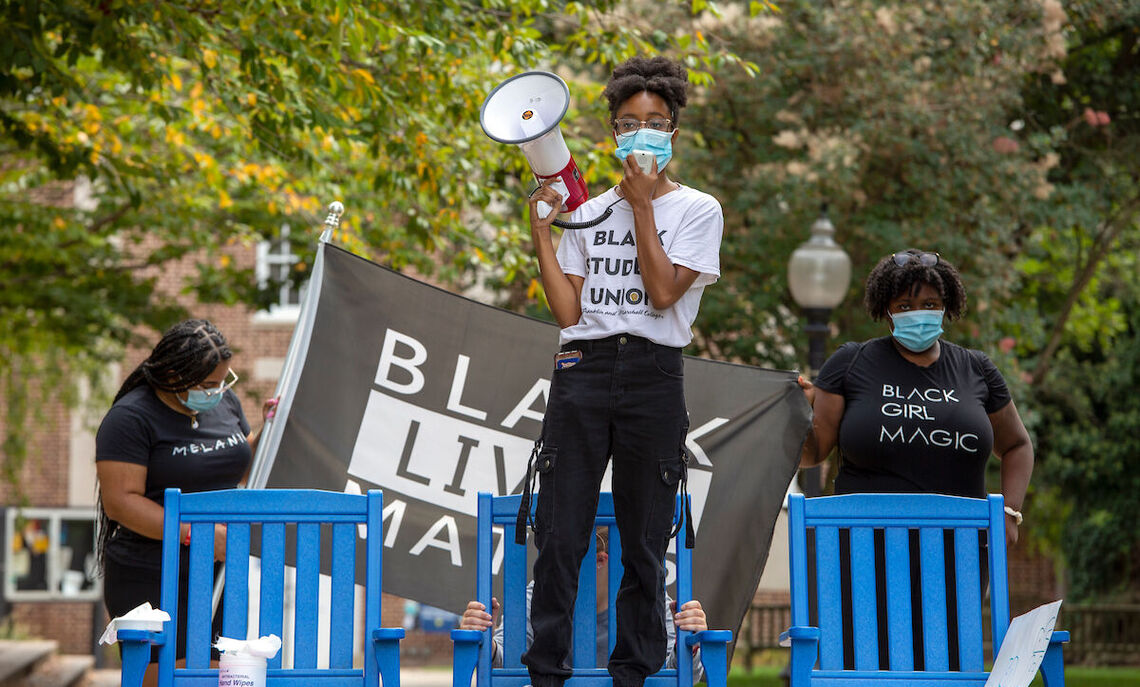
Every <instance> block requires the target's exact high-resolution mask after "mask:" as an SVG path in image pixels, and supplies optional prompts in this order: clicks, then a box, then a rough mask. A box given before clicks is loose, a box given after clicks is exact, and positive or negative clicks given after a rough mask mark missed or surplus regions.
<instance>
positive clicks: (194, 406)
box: [178, 389, 222, 413]
mask: <svg viewBox="0 0 1140 687" xmlns="http://www.w3.org/2000/svg"><path fill="white" fill-rule="evenodd" d="M178 400H179V401H182V405H184V406H186V407H187V408H189V409H190V410H193V411H194V412H196V413H204V412H206V411H207V410H213V409H214V408H216V407H217V406H218V404H219V403H221V402H222V394H221V393H213V394H207V393H206V392H205V391H203V390H202V389H190V390H189V391H187V392H186V400H184V401H183V400H182V398H181V397H179V399H178Z"/></svg>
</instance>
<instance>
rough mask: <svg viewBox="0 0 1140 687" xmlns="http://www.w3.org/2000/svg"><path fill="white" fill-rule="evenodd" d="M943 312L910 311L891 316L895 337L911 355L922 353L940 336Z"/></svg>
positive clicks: (892, 333)
mask: <svg viewBox="0 0 1140 687" xmlns="http://www.w3.org/2000/svg"><path fill="white" fill-rule="evenodd" d="M945 314H946V311H945V310H911V311H909V312H900V313H895V314H893V315H891V321H892V322H894V325H895V328H894V331H893V332H891V336H893V337H895V341H898V342H899V343H900V344H901V345H902V347H903V348H905V349H907V350H908V351H911V352H913V353H922V352H923V351H926V350H928V349H929V348H930V347H931V346H933V345H934V342H935V341H938V337H940V336H942V317H943V315H945Z"/></svg>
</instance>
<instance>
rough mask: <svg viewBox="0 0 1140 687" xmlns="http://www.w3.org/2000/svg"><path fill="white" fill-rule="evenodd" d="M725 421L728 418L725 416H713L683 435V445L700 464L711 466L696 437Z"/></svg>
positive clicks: (698, 437)
mask: <svg viewBox="0 0 1140 687" xmlns="http://www.w3.org/2000/svg"><path fill="white" fill-rule="evenodd" d="M727 422H728V418H726V417H714V418H713V419H711V420H709V421H708V422H706V423H705V424H703V425H701V426H700V427H697V428H696V429H694V430H692V431H690V432H689V433H688V435H686V436H685V446H686V447H688V449H689V451H690V452H691V453H692V454H693V457H694V458H696V459H697V462H698V463H700V464H701V465H705V466H708V467H710V468H711V467H712V461H711V460H709V457H708V455H706V454H705V450H704V449H703V448H701V447H700V444H698V443H697V439H700V438H701V437H703V436H704V435H706V434H708V433H709V432H711V431H713V430H714V429H716V428H717V427H720V426H721V425H723V424H725V423H727Z"/></svg>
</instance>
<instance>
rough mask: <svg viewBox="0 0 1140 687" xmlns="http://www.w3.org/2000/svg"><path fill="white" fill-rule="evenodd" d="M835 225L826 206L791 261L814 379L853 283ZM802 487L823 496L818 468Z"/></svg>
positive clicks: (793, 286)
mask: <svg viewBox="0 0 1140 687" xmlns="http://www.w3.org/2000/svg"><path fill="white" fill-rule="evenodd" d="M834 236H835V225H833V224H832V223H831V220H829V219H828V218H827V204H826V203H824V204H823V206H822V207H821V208H820V213H819V219H817V220H816V221H815V223H814V224H812V225H811V238H809V239H808V240H807V241H805V242H804V243H802V244H800V246H799V247H798V248H796V250H795V251H793V252H792V257H791V259H790V260H788V288H789V289H790V290H791V292H792V299H793V300H795V302H796V304H797V305H799V306H800V308H801V309H802V310H803V311H804V315H805V316H806V317H807V326H806V327H805V328H804V329H805V331H806V332H807V335H808V368H809V377H810V378H811V379H815V376H816V375H817V374H819V368H821V367H823V361H824V358H825V356H824V349H825V347H826V345H827V337H828V334H829V332H830V330H829V328H828V325H827V321H828V319H829V318H830V317H831V311H832V310H833V309H835V306H837V305H839V304H840V303H841V302H842V301H843V296H845V295H846V294H847V285H848V284H849V283H850V282H851V258H849V257H847V253H846V252H845V251H844V250H843V248H841V247H840V246H839V244H838V243H836V242H835V239H834V238H833V237H834ZM802 472H803V477H802V479H801V481H800V486H801V488H802V489H803V492H804V494H805V495H806V496H819V495H820V493H822V488H821V485H820V478H819V468H818V467H815V468H809V469H807V470H804V471H802Z"/></svg>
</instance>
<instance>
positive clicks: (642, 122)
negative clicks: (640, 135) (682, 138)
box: [613, 117, 673, 134]
mask: <svg viewBox="0 0 1140 687" xmlns="http://www.w3.org/2000/svg"><path fill="white" fill-rule="evenodd" d="M613 124H614V131H616V132H618V133H619V134H631V133H633V132H634V131H637V130H638V129H642V128H646V127H648V128H650V129H653V130H654V131H665V132H669V131H672V130H673V121H672V120H670V119H659V118H656V119H634V118H633V117H622V118H621V119H615V120H614V122H613Z"/></svg>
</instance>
